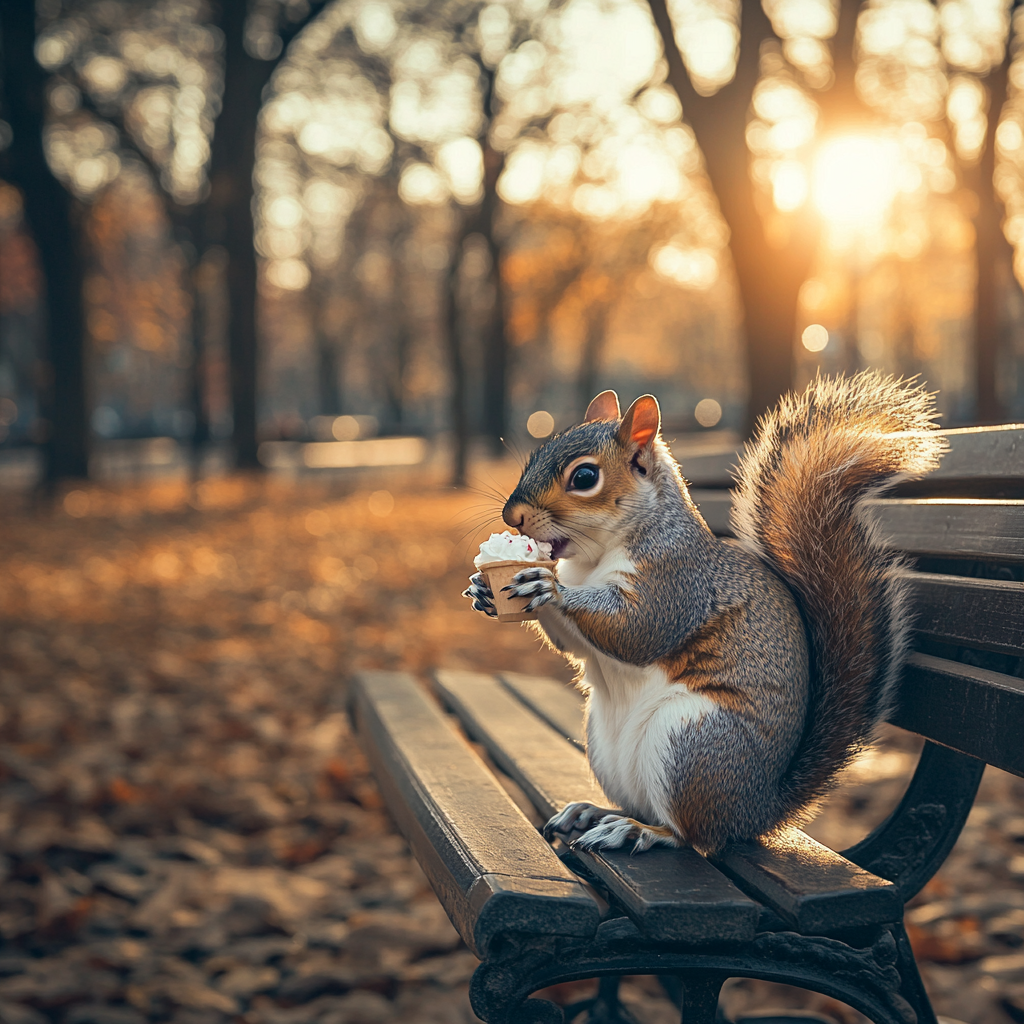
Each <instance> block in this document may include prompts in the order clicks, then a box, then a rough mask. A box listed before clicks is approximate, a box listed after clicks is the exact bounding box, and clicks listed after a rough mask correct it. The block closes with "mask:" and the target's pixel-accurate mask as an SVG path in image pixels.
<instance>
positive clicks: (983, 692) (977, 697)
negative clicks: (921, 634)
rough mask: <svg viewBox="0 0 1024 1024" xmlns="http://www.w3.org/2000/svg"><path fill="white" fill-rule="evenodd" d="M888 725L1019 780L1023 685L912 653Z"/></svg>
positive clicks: (1023, 760)
mask: <svg viewBox="0 0 1024 1024" xmlns="http://www.w3.org/2000/svg"><path fill="white" fill-rule="evenodd" d="M889 721H890V722H892V723H893V725H898V726H899V727H900V728H901V729H907V730H909V731H910V732H916V733H918V734H919V735H921V736H925V737H926V738H928V739H931V740H934V741H935V742H936V743H941V744H942V745H943V746H946V747H952V748H953V749H954V750H959V751H960V752H961V753H964V754H970V756H971V757H976V758H979V759H981V760H983V761H987V762H988V763H989V764H994V765H995V766H996V767H997V768H1002V769H1003V770H1004V771H1008V772H1012V773H1013V774H1014V775H1024V680H1022V679H1018V678H1017V677H1016V676H1008V675H1003V674H1002V673H1001V672H992V671H990V670H989V669H984V668H975V667H974V666H973V665H964V664H962V663H961V662H958V661H947V660H946V659H945V658H935V657H932V656H931V655H928V654H918V653H914V654H912V655H911V656H910V661H909V664H908V665H907V668H906V671H905V672H904V673H903V679H902V680H901V683H900V690H899V695H898V697H897V705H896V709H895V711H894V712H893V714H892V715H890V717H889Z"/></svg>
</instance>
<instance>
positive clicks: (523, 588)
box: [501, 566, 559, 612]
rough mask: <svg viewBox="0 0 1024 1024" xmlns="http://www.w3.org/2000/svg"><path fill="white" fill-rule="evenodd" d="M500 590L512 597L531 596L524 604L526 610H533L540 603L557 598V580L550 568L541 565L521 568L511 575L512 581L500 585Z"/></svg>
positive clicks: (539, 605) (538, 606)
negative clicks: (503, 585) (502, 585)
mask: <svg viewBox="0 0 1024 1024" xmlns="http://www.w3.org/2000/svg"><path fill="white" fill-rule="evenodd" d="M501 592H502V593H503V594H504V593H509V594H511V595H512V596H513V597H529V598H532V600H531V601H530V603H529V604H528V605H527V606H526V610H527V611H531V612H532V611H535V610H536V609H537V608H540V607H541V605H545V604H548V603H549V602H551V601H557V600H558V598H559V589H558V581H557V580H556V579H555V574H554V573H553V572H552V571H551V570H550V569H545V568H543V567H541V566H537V567H531V568H529V569H523V570H521V571H520V572H517V573H516V574H515V576H513V577H512V582H511V583H510V584H509V585H508V586H507V587H502V588H501Z"/></svg>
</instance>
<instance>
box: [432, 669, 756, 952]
mask: <svg viewBox="0 0 1024 1024" xmlns="http://www.w3.org/2000/svg"><path fill="white" fill-rule="evenodd" d="M436 679H437V684H438V688H439V690H440V692H441V695H442V697H443V699H444V701H445V703H446V704H448V706H449V707H451V708H452V710H453V711H455V713H456V714H457V715H458V716H459V718H460V720H461V721H462V722H463V724H464V725H465V727H466V730H467V731H468V732H469V734H470V735H471V736H472V737H473V738H474V739H476V740H478V741H479V742H481V743H483V745H484V746H485V747H486V748H487V750H488V753H490V755H491V756H492V757H493V758H494V760H495V762H496V763H497V764H498V766H499V767H500V768H501V769H502V770H503V771H505V772H507V773H508V774H509V775H511V776H512V778H514V779H515V780H516V782H518V783H519V785H520V786H522V787H523V789H524V790H525V791H526V793H527V795H528V796H529V797H530V799H531V801H532V802H533V803H534V804H535V805H536V807H537V809H538V811H540V813H541V814H542V815H543V816H545V817H549V816H550V815H552V814H554V813H555V812H556V811H558V810H560V809H561V808H562V807H564V806H565V805H566V804H567V803H570V802H571V801H574V800H586V801H589V802H591V803H594V804H597V805H598V806H608V798H607V797H606V796H605V794H604V793H603V792H602V791H601V788H600V786H598V784H597V783H596V782H595V781H594V779H593V776H592V775H591V773H590V769H589V767H588V765H587V762H586V758H585V757H584V755H583V754H582V753H581V752H580V751H579V750H577V749H576V748H575V747H574V746H572V744H570V743H567V742H563V741H559V739H558V737H557V735H556V734H555V733H554V732H553V731H552V729H551V728H550V727H549V726H548V725H547V724H546V723H545V722H543V721H541V720H540V719H539V718H537V717H536V715H534V714H533V713H532V712H531V711H530V710H529V709H528V708H527V707H525V706H524V705H523V704H522V703H520V702H519V701H518V700H517V699H516V697H515V696H513V694H512V693H510V692H509V691H508V690H506V689H505V688H504V687H502V686H501V685H500V684H499V683H498V682H497V681H496V680H495V679H494V678H493V677H491V676H486V675H481V674H477V673H473V672H443V671H442V672H438V673H437V674H436ZM548 685H549V686H552V687H555V686H561V684H559V683H556V682H554V681H548ZM577 856H578V857H579V859H580V860H581V861H582V862H583V863H584V864H585V865H586V868H587V870H588V871H589V873H590V874H592V875H593V876H594V877H595V878H597V879H598V880H599V881H600V883H601V884H602V885H603V886H604V887H605V888H607V890H608V892H609V894H610V895H611V896H612V898H613V899H614V900H615V902H617V903H618V904H619V905H620V906H622V907H623V908H624V909H625V910H626V911H627V913H628V914H629V916H630V917H631V918H632V919H633V921H634V922H635V923H636V925H637V927H638V928H640V929H641V930H642V931H643V932H644V933H645V934H646V935H647V936H648V937H649V938H654V939H659V940H663V941H668V942H686V943H695V944H698V943H706V942H729V941H733V942H743V941H748V940H749V939H751V938H753V936H754V933H755V931H756V927H757V920H758V917H759V914H760V910H759V908H758V906H757V904H756V903H754V902H753V901H752V900H750V899H748V898H747V897H746V896H744V895H743V893H742V892H740V890H739V889H737V888H736V886H735V885H733V883H732V882H730V881H729V880H728V879H727V878H726V877H725V876H724V875H723V874H721V873H720V872H719V871H717V870H716V869H715V868H714V867H712V866H711V864H709V863H708V862H707V861H706V860H705V859H704V858H703V857H701V856H700V855H699V854H698V853H696V852H694V851H693V850H667V849H662V850H650V851H648V852H647V853H645V854H644V855H643V856H641V857H632V856H630V853H629V851H628V850H609V851H606V852H605V853H603V854H600V855H595V854H588V853H583V852H582V851H579V852H578V853H577Z"/></svg>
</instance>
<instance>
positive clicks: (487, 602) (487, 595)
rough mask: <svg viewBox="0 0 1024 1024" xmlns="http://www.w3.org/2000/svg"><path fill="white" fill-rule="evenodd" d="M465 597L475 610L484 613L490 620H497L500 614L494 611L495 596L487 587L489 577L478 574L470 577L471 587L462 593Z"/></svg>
mask: <svg viewBox="0 0 1024 1024" xmlns="http://www.w3.org/2000/svg"><path fill="white" fill-rule="evenodd" d="M462 596H463V597H468V598H469V599H470V600H471V601H472V602H473V610H474V611H477V612H483V613H484V615H487V616H488V617H489V618H492V619H493V618H496V617H497V615H498V613H497V611H495V609H494V595H493V594H492V593H491V588H490V587H489V586H488V585H487V577H486V576H484V574H483V573H480V572H477V573H474V574H473V575H472V576H470V577H469V586H468V587H466V589H465V590H464V591H463V592H462Z"/></svg>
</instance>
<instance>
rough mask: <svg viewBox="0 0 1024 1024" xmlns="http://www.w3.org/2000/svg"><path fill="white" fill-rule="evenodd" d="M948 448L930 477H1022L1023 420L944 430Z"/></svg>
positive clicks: (1023, 468) (1007, 478)
mask: <svg viewBox="0 0 1024 1024" xmlns="http://www.w3.org/2000/svg"><path fill="white" fill-rule="evenodd" d="M943 434H944V435H945V436H946V438H947V439H948V440H949V451H948V452H946V454H945V455H944V456H943V458H942V462H941V463H939V468H938V469H937V470H936V471H935V472H934V473H932V474H930V476H929V479H940V480H942V479H954V480H976V479H978V478H979V477H995V478H997V479H1002V480H1014V479H1016V480H1019V479H1021V478H1024V424H1020V423H1008V424H1004V425H1000V426H995V427H961V428H959V429H956V430H944V431H943Z"/></svg>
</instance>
